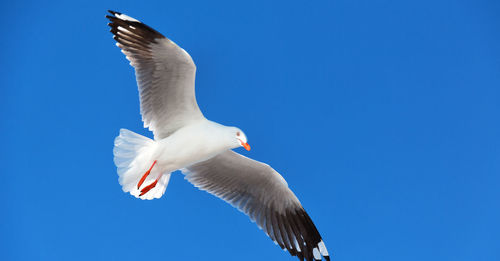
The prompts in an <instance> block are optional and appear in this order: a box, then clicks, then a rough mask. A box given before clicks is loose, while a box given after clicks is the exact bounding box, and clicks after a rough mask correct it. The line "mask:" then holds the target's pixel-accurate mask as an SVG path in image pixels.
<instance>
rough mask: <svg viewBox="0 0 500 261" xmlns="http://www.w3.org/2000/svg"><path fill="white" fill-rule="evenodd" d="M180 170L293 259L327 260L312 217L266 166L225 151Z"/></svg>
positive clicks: (277, 174) (194, 183)
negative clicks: (236, 210)
mask: <svg viewBox="0 0 500 261" xmlns="http://www.w3.org/2000/svg"><path fill="white" fill-rule="evenodd" d="M182 171H183V173H184V174H185V175H186V176H185V178H186V179H187V180H188V181H189V182H191V183H192V184H193V185H194V186H196V187H198V188H199V189H201V190H205V191H207V192H209V193H211V194H213V195H215V196H217V197H219V198H221V199H223V200H225V201H226V202H228V203H230V204H231V205H232V206H234V207H235V208H237V209H239V210H240V211H242V212H243V213H245V214H247V215H248V216H249V218H250V219H251V220H252V221H254V222H255V223H257V225H258V226H259V228H261V229H262V230H263V231H264V232H265V233H266V234H267V235H268V236H269V238H271V240H273V241H274V242H275V243H276V244H277V245H279V246H280V247H281V248H282V249H286V250H288V252H289V253H290V254H291V255H292V256H297V257H298V258H299V259H301V260H304V259H305V260H308V261H309V260H321V257H323V258H325V260H330V257H329V255H328V251H327V250H326V247H324V243H323V240H322V238H321V235H320V234H319V232H318V230H317V229H316V226H315V225H314V223H313V222H312V220H311V218H310V217H309V215H308V214H307V213H306V211H305V210H304V208H303V207H302V205H301V204H300V202H299V200H298V199H297V197H296V196H295V194H293V192H292V191H291V190H290V189H289V188H288V184H287V183H286V181H285V180H284V179H283V177H282V176H281V175H280V174H279V173H278V172H276V171H275V170H274V169H272V168H271V167H270V166H269V165H267V164H264V163H261V162H258V161H255V160H252V159H249V158H247V157H244V156H242V155H240V154H238V153H235V152H233V151H227V152H224V153H221V154H219V155H217V156H215V157H213V158H211V159H208V160H206V161H203V162H200V163H197V164H194V165H192V166H189V167H187V168H185V169H183V170H182ZM321 250H323V251H321Z"/></svg>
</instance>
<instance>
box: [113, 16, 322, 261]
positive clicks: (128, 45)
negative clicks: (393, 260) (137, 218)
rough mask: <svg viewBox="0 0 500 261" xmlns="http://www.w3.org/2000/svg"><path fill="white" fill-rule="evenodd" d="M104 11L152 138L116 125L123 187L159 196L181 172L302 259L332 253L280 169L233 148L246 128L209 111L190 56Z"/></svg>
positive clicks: (145, 196) (243, 138)
mask: <svg viewBox="0 0 500 261" xmlns="http://www.w3.org/2000/svg"><path fill="white" fill-rule="evenodd" d="M109 13H110V14H111V15H106V18H108V19H109V21H110V23H108V25H109V26H110V27H111V30H110V31H111V33H112V34H113V38H114V39H115V40H116V42H117V43H116V45H117V46H118V47H119V48H120V49H121V51H122V52H123V53H124V54H125V56H126V58H127V59H128V60H129V61H130V64H131V65H132V66H133V67H134V68H135V76H136V80H137V85H138V87H139V96H140V110H141V115H142V121H143V122H144V127H145V128H146V127H147V128H149V130H151V131H152V132H153V134H154V140H152V139H150V138H147V137H144V136H142V135H139V134H137V133H134V132H132V131H129V130H126V129H121V130H120V134H119V136H118V137H116V138H115V142H114V148H113V155H114V162H115V165H116V166H117V171H118V176H119V179H118V181H119V183H120V185H121V186H122V189H123V191H124V192H128V193H130V194H131V195H133V196H135V197H137V198H140V199H155V198H160V197H161V196H162V195H163V194H164V193H165V189H166V187H167V184H168V182H169V179H170V174H171V173H172V172H173V171H176V170H181V171H182V173H183V174H184V175H185V179H186V180H188V181H189V182H191V183H192V184H193V185H194V186H196V187H198V188H199V189H201V190H205V191H207V192H209V193H211V194H213V195H215V196H217V197H219V198H221V199H223V200H225V201H226V202H228V203H229V204H231V205H232V206H233V207H235V208H237V209H239V210H240V211H242V212H243V213H245V214H246V215H248V216H249V218H250V219H251V220H252V221H254V222H255V223H256V224H257V225H258V226H259V227H260V228H261V229H262V230H263V231H264V232H265V233H266V234H267V235H268V236H269V237H270V238H271V239H272V240H273V241H274V242H275V243H276V244H277V245H279V246H280V247H281V248H282V249H284V250H288V252H289V253H290V254H291V255H292V256H297V257H298V258H299V259H300V260H304V259H305V260H308V261H309V260H321V259H322V257H323V258H324V259H325V260H330V257H329V255H328V251H327V249H326V247H325V244H324V242H323V240H322V238H321V236H320V234H319V232H318V230H317V229H316V226H315V225H314V224H313V222H312V220H311V218H310V217H309V215H308V214H307V213H306V211H305V210H304V208H303V207H302V205H301V203H300V202H299V200H298V199H297V197H296V196H295V194H294V193H293V192H292V191H291V190H290V189H289V188H288V184H287V182H286V181H285V179H283V177H282V176H281V175H280V174H279V173H278V172H276V171H275V170H274V169H273V168H271V167H270V166H269V165H267V164H264V163H262V162H258V161H255V160H253V159H250V158H247V157H245V156H243V155H241V154H238V153H236V152H234V151H232V149H234V148H237V147H244V148H245V149H246V150H250V145H249V144H248V141H247V137H246V135H245V133H244V132H243V131H242V130H240V129H239V128H236V127H228V126H224V125H221V124H219V123H216V122H213V121H210V120H208V119H206V118H205V117H204V116H203V114H202V112H201V111H200V109H199V107H198V104H197V102H196V98H195V89H194V82H195V73H196V66H195V64H194V62H193V60H192V58H191V56H190V55H189V54H188V53H187V52H186V51H184V49H182V48H180V47H179V46H177V45H176V44H175V43H174V42H172V41H171V40H170V39H168V38H166V37H165V36H163V35H162V34H160V33H159V32H157V31H156V30H154V29H153V28H151V27H149V26H147V25H145V24H143V23H142V22H140V21H138V20H136V19H134V18H132V17H130V16H127V15H125V14H122V13H119V12H114V11H109Z"/></svg>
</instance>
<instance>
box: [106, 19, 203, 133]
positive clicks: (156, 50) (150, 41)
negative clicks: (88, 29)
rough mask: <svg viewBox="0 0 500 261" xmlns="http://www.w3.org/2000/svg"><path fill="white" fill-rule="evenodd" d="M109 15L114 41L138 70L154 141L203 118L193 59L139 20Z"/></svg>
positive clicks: (146, 123)
mask: <svg viewBox="0 0 500 261" xmlns="http://www.w3.org/2000/svg"><path fill="white" fill-rule="evenodd" d="M109 12H110V13H111V14H112V15H107V16H106V17H107V18H108V19H109V21H110V23H109V24H108V25H109V26H110V27H111V30H110V31H111V33H113V35H114V36H113V38H114V39H115V40H116V42H117V46H118V47H120V49H121V50H122V52H123V53H124V54H125V56H126V57H127V59H128V60H129V61H130V65H132V66H133V67H134V68H135V76H136V80H137V85H138V87H139V99H140V102H141V115H142V120H143V122H144V127H148V128H149V129H150V130H151V131H152V132H153V133H154V136H155V139H162V138H165V137H167V136H168V135H170V134H171V133H173V132H175V131H176V130H177V129H179V128H181V127H183V126H185V125H187V124H189V123H191V122H192V121H196V120H199V119H202V118H204V117H203V114H202V113H201V111H200V109H199V107H198V104H197V102H196V97H195V89H194V81H195V75H196V66H195V64H194V62H193V60H192V59H191V56H189V54H188V53H187V52H186V51H184V50H183V49H182V48H180V47H179V46H177V45H176V44H175V43H174V42H172V41H171V40H169V39H168V38H166V37H165V36H163V35H162V34H160V33H159V32H157V31H156V30H154V29H153V28H151V27H149V26H147V25H145V24H143V23H141V22H140V21H138V20H136V19H134V18H131V17H129V16H127V15H124V14H121V13H118V12H114V11H109Z"/></svg>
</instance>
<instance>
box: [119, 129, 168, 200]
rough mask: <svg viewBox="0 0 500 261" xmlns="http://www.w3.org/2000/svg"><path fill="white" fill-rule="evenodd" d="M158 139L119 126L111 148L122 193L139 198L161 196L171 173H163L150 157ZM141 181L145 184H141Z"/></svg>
mask: <svg viewBox="0 0 500 261" xmlns="http://www.w3.org/2000/svg"><path fill="white" fill-rule="evenodd" d="M156 149H157V142H156V141H154V140H152V139H150V138H147V137H144V136H142V135H139V134H137V133H135V132H132V131H129V130H127V129H120V135H118V137H116V138H115V147H114V148H113V155H114V162H115V165H116V167H117V170H118V177H119V178H118V182H119V183H120V185H121V186H122V189H123V191H124V192H129V193H130V194H131V195H133V196H135V197H136V198H140V199H155V198H160V197H161V196H162V195H163V194H164V193H165V189H166V188H167V185H168V181H169V180H170V173H162V172H161V171H160V170H159V168H158V167H156V168H155V167H154V165H155V164H156V161H155V159H154V158H153V156H154V153H155V151H156ZM143 184H144V185H143Z"/></svg>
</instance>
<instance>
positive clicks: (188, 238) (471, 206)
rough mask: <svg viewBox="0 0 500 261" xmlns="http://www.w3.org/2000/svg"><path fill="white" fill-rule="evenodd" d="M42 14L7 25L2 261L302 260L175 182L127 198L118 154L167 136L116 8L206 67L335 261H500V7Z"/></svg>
mask: <svg viewBox="0 0 500 261" xmlns="http://www.w3.org/2000/svg"><path fill="white" fill-rule="evenodd" d="M42 2H44V1H33V2H26V1H9V2H5V3H4V4H3V7H2V8H1V10H0V29H1V32H2V40H1V41H0V57H1V58H0V68H1V70H0V76H1V77H0V79H1V80H0V99H1V100H0V101H1V102H0V117H1V121H0V130H1V135H0V143H1V144H2V145H1V148H0V161H1V165H2V174H1V175H0V184H1V185H2V189H1V190H0V207H1V210H0V211H1V212H0V213H1V214H0V253H1V255H2V260H121V261H122V260H295V258H292V257H290V256H289V255H288V253H284V252H283V251H282V250H280V249H279V247H277V246H275V245H274V244H273V243H272V241H271V240H269V239H268V238H267V237H266V236H265V234H264V233H263V232H262V231H260V230H259V229H258V228H257V227H256V226H255V224H252V223H251V222H250V221H249V220H248V219H247V217H246V216H244V215H243V214H242V213H240V212H239V211H237V210H235V209H233V208H232V207H230V206H229V205H227V204H226V203H224V202H223V201H222V200H219V199H217V198H215V197H213V196H211V195H209V194H208V193H205V192H201V191H198V190H196V189H195V188H194V187H193V186H192V185H191V184H189V183H187V182H186V181H185V180H184V179H183V176H182V175H181V174H179V173H176V174H175V175H173V177H172V179H171V181H170V184H169V187H168V188H167V191H166V194H165V195H164V197H163V198H161V199H159V200H154V201H149V202H145V201H141V200H137V199H135V198H133V197H132V196H130V195H128V194H125V193H123V192H122V191H121V188H120V186H119V184H118V181H117V174H116V169H115V166H114V164H113V160H112V158H113V156H112V147H113V139H114V137H115V136H116V135H117V134H118V130H119V128H128V129H131V130H133V131H136V132H139V133H141V134H145V135H148V136H150V137H151V134H150V133H149V132H148V131H147V130H144V129H143V128H142V122H141V120H140V115H139V107H138V104H139V101H138V95H137V88H136V84H135V78H134V74H133V70H132V67H130V66H129V65H128V62H127V61H126V59H125V58H124V56H123V55H122V53H121V52H120V51H119V49H118V48H117V47H116V46H115V45H114V44H115V43H114V41H113V39H112V38H111V34H110V33H109V32H108V30H109V29H108V27H107V26H106V23H107V20H106V19H105V18H104V15H105V14H106V10H107V9H113V10H116V11H120V12H123V13H126V14H129V15H131V16H133V17H136V18H138V19H140V20H142V21H144V22H145V23H147V24H148V25H150V26H152V27H154V28H156V29H157V30H159V31H160V32H162V33H163V34H164V35H166V36H167V37H170V38H171V39H172V40H174V41H175V42H176V43H178V44H179V45H180V46H182V47H183V48H185V49H186V50H187V51H188V52H189V53H190V54H191V56H192V57H193V59H194V61H195V62H196V64H197V66H198V74H197V80H196V85H197V98H198V102H199V104H200V107H201V109H202V110H203V111H204V113H205V115H206V116H207V117H208V118H209V119H212V120H215V121H218V122H221V123H223V124H228V125H236V126H239V127H241V128H242V129H243V130H244V131H245V133H246V134H247V136H248V138H249V142H250V144H251V145H252V151H250V152H246V151H245V150H242V149H241V148H240V149H238V152H240V153H243V154H245V155H248V156H250V157H252V158H255V159H257V160H261V161H265V162H267V163H269V164H270V165H271V166H273V167H274V168H275V169H276V170H278V171H279V172H280V173H281V174H282V175H283V176H284V177H285V178H286V179H287V181H288V183H289V185H290V187H291V188H292V190H293V191H294V192H295V193H296V194H297V196H298V197H299V198H300V200H301V202H302V203H303V205H304V207H305V208H306V210H307V211H308V212H309V214H310V216H311V217H312V219H313V220H314V222H315V223H316V225H317V227H318V229H319V231H320V233H321V234H322V236H323V238H324V240H325V242H326V245H327V247H328V249H329V250H330V252H333V260H339V261H341V260H342V261H343V260H349V261H352V260H359V261H365V260H384V261H392V260H394V261H396V260H397V261H400V260H405V261H411V260H419V261H420V260H439V261H442V260H454V261H458V260H467V261H470V260H500V248H499V246H500V223H499V220H500V207H499V206H500V121H499V120H500V117H499V116H500V33H499V32H500V18H499V16H498V14H499V13H500V2H499V1H429V0H424V1H406V3H401V2H400V1H340V0H335V1H322V2H315V3H312V2H308V1H289V0H287V1H273V2H271V1H260V0H259V1H241V2H240V1H238V2H237V1H224V2H219V1H155V2H154V3H153V1H142V3H140V1H59V2H56V1H53V2H52V3H50V4H44V3H42Z"/></svg>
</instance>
